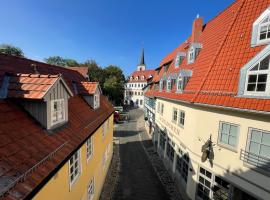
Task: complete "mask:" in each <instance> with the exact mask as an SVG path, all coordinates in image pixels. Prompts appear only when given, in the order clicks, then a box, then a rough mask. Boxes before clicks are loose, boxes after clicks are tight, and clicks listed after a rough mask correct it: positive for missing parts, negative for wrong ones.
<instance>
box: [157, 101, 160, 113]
mask: <svg viewBox="0 0 270 200" xmlns="http://www.w3.org/2000/svg"><path fill="white" fill-rule="evenodd" d="M157 112H158V113H160V102H158V103H157Z"/></svg>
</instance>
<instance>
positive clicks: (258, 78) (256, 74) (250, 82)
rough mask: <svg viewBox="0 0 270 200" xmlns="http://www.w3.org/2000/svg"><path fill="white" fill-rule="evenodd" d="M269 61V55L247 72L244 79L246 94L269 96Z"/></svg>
mask: <svg viewBox="0 0 270 200" xmlns="http://www.w3.org/2000/svg"><path fill="white" fill-rule="evenodd" d="M269 59H270V55H268V56H267V57H265V58H264V59H262V60H261V61H260V62H258V63H257V64H255V65H254V66H252V67H251V68H250V69H249V70H248V72H247V77H246V92H245V93H246V94H251V95H252V94H256V95H265V94H266V93H268V94H269V83H270V82H269Z"/></svg>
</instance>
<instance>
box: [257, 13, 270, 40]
mask: <svg viewBox="0 0 270 200" xmlns="http://www.w3.org/2000/svg"><path fill="white" fill-rule="evenodd" d="M269 39H270V16H269V15H268V16H267V17H265V19H264V20H263V21H262V23H261V24H260V25H259V40H260V41H264V40H269Z"/></svg>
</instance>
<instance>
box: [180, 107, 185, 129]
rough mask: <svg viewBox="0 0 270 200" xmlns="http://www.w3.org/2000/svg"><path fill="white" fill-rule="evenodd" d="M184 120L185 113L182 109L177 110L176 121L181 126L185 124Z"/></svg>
mask: <svg viewBox="0 0 270 200" xmlns="http://www.w3.org/2000/svg"><path fill="white" fill-rule="evenodd" d="M185 122H186V113H185V111H183V110H181V109H180V110H179V120H178V123H179V125H180V126H181V127H184V126H185Z"/></svg>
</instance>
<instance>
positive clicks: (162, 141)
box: [159, 131, 166, 151]
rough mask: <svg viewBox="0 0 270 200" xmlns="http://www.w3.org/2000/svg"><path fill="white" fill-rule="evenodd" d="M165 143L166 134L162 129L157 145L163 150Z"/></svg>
mask: <svg viewBox="0 0 270 200" xmlns="http://www.w3.org/2000/svg"><path fill="white" fill-rule="evenodd" d="M165 143H166V134H165V133H163V132H162V131H161V132H160V143H159V146H160V147H161V149H162V150H163V151H164V150H165Z"/></svg>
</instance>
